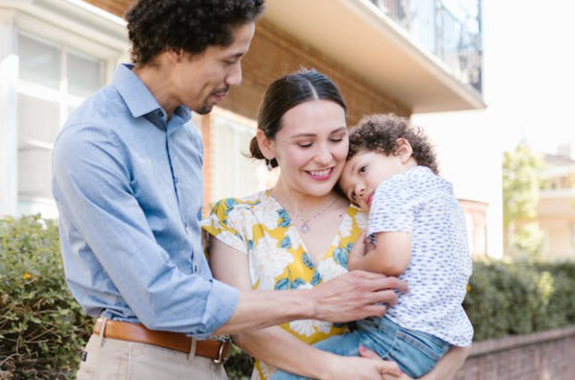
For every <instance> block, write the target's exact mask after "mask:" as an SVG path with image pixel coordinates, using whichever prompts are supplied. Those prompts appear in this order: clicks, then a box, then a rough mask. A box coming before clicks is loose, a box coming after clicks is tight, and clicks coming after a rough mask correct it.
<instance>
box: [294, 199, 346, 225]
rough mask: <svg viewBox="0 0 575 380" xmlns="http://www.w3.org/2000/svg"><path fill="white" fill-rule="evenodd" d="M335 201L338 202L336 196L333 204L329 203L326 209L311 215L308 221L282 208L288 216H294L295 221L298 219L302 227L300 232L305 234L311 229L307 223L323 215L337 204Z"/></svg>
mask: <svg viewBox="0 0 575 380" xmlns="http://www.w3.org/2000/svg"><path fill="white" fill-rule="evenodd" d="M337 200H338V197H337V196H336V197H335V199H334V200H333V202H331V203H330V204H329V205H327V206H326V207H324V208H322V209H321V210H319V211H318V212H316V213H315V214H313V216H312V217H311V218H308V219H305V218H304V217H302V216H301V215H299V214H297V213H295V212H292V211H290V210H288V209H287V208H285V207H284V209H285V210H286V211H287V212H288V214H290V215H293V216H295V217H296V218H297V219H299V221H300V222H302V225H301V226H300V231H301V232H303V233H304V234H307V233H308V232H309V231H310V230H311V227H310V226H309V222H311V221H312V220H314V219H315V218H317V217H318V216H320V215H321V214H323V213H324V212H326V211H327V210H329V209H330V208H331V207H332V206H333V205H334V204H335V203H336V202H337Z"/></svg>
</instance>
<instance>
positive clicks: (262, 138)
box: [256, 128, 276, 161]
mask: <svg viewBox="0 0 575 380" xmlns="http://www.w3.org/2000/svg"><path fill="white" fill-rule="evenodd" d="M256 140H258V146H259V148H260V152H262V154H263V155H264V157H265V158H266V159H268V160H269V161H271V160H273V159H274V158H276V157H275V153H274V151H273V145H274V144H273V141H272V140H271V139H269V138H268V137H267V136H266V134H265V132H264V131H263V130H261V129H259V128H258V130H257V132H256Z"/></svg>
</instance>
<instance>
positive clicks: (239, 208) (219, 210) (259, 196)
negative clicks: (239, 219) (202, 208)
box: [211, 191, 269, 217]
mask: <svg viewBox="0 0 575 380" xmlns="http://www.w3.org/2000/svg"><path fill="white" fill-rule="evenodd" d="M268 200H269V196H268V194H267V191H260V192H258V193H255V194H252V195H249V196H247V197H243V198H223V199H220V200H219V201H217V202H216V203H215V204H214V205H213V207H212V210H211V215H218V216H220V217H223V216H225V217H228V216H229V215H233V214H237V213H245V212H246V211H247V212H250V213H252V212H254V211H255V210H257V209H258V208H261V207H262V205H264V204H265V203H267V202H268Z"/></svg>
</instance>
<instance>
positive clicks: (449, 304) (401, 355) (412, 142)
mask: <svg viewBox="0 0 575 380" xmlns="http://www.w3.org/2000/svg"><path fill="white" fill-rule="evenodd" d="M349 139H350V150H349V154H348V162H347V163H346V166H345V168H344V171H343V174H342V177H341V179H340V182H339V186H340V188H341V190H342V191H343V192H344V193H345V195H346V196H347V197H348V198H349V199H350V200H351V201H352V202H354V203H356V204H357V205H358V206H359V207H360V208H361V209H362V210H363V211H364V212H366V213H369V221H368V228H367V242H368V245H367V249H366V246H365V244H364V242H362V241H359V242H358V243H356V246H355V247H354V249H352V252H351V253H350V255H349V261H348V267H349V269H350V270H354V269H361V270H366V271H371V272H378V273H384V274H386V275H388V276H398V277H399V278H400V279H402V280H405V281H406V282H407V283H408V285H409V293H407V294H401V295H399V298H398V303H397V305H395V306H393V307H389V308H388V310H387V313H386V315H385V316H384V317H383V318H368V319H365V320H361V321H358V322H357V329H356V330H355V331H352V332H350V333H346V334H344V335H340V336H333V337H331V338H329V339H326V340H324V341H322V342H319V343H317V344H316V345H315V347H317V348H320V349H322V350H325V351H329V352H333V353H335V354H339V355H344V356H357V355H359V346H360V345H362V346H365V347H367V348H369V349H371V350H372V351H375V352H376V353H377V354H379V355H380V356H381V357H382V358H384V359H386V360H392V361H395V362H396V363H397V364H398V365H399V367H400V368H401V370H402V371H403V372H405V373H406V374H407V375H408V376H410V377H412V378H419V377H421V376H423V375H424V374H426V373H428V372H429V371H431V369H432V368H433V367H434V365H435V364H436V363H437V361H438V360H439V359H440V358H441V357H442V356H443V355H444V354H445V353H446V352H447V350H448V349H449V347H450V346H451V345H455V346H469V345H471V339H472V337H473V327H472V326H471V323H470V321H469V319H468V318H467V315H466V314H465V311H464V310H463V307H462V305H461V304H462V302H463V299H464V297H465V294H466V289H467V283H468V280H469V277H470V275H471V270H472V263H471V258H470V255H469V251H468V248H467V234H466V230H465V219H464V216H463V212H462V210H461V208H460V207H459V204H458V202H457V199H456V198H455V196H454V194H453V189H452V186H451V184H450V183H449V182H447V181H446V180H444V179H443V178H441V177H439V176H438V175H437V163H436V157H435V153H434V150H433V148H432V146H431V144H430V143H429V141H428V140H427V137H426V136H425V135H424V134H423V131H422V130H421V129H419V128H415V127H413V126H411V125H410V123H409V122H408V121H407V120H406V119H403V118H400V117H397V116H395V115H372V116H367V117H365V118H363V119H362V120H361V121H360V123H359V124H358V126H356V127H355V128H354V129H353V130H352V131H351V132H350V137H349ZM360 240H361V239H360ZM301 378H302V377H300V376H296V375H291V374H288V373H286V372H283V371H278V372H276V374H275V375H274V376H273V377H272V380H285V379H301Z"/></svg>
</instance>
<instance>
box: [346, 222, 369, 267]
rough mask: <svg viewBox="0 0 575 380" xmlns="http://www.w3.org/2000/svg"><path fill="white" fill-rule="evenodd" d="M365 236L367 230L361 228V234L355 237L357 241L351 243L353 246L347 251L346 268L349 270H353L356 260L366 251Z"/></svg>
mask: <svg viewBox="0 0 575 380" xmlns="http://www.w3.org/2000/svg"><path fill="white" fill-rule="evenodd" d="M366 238H367V230H363V231H362V232H361V235H359V238H358V239H357V241H356V242H355V243H354V244H353V247H352V248H351V252H350V253H349V258H348V263H347V266H348V269H349V270H354V269H356V268H355V263H356V262H357V261H358V260H361V259H362V258H363V257H364V256H365V255H366V253H367V252H368V243H367V241H366Z"/></svg>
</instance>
